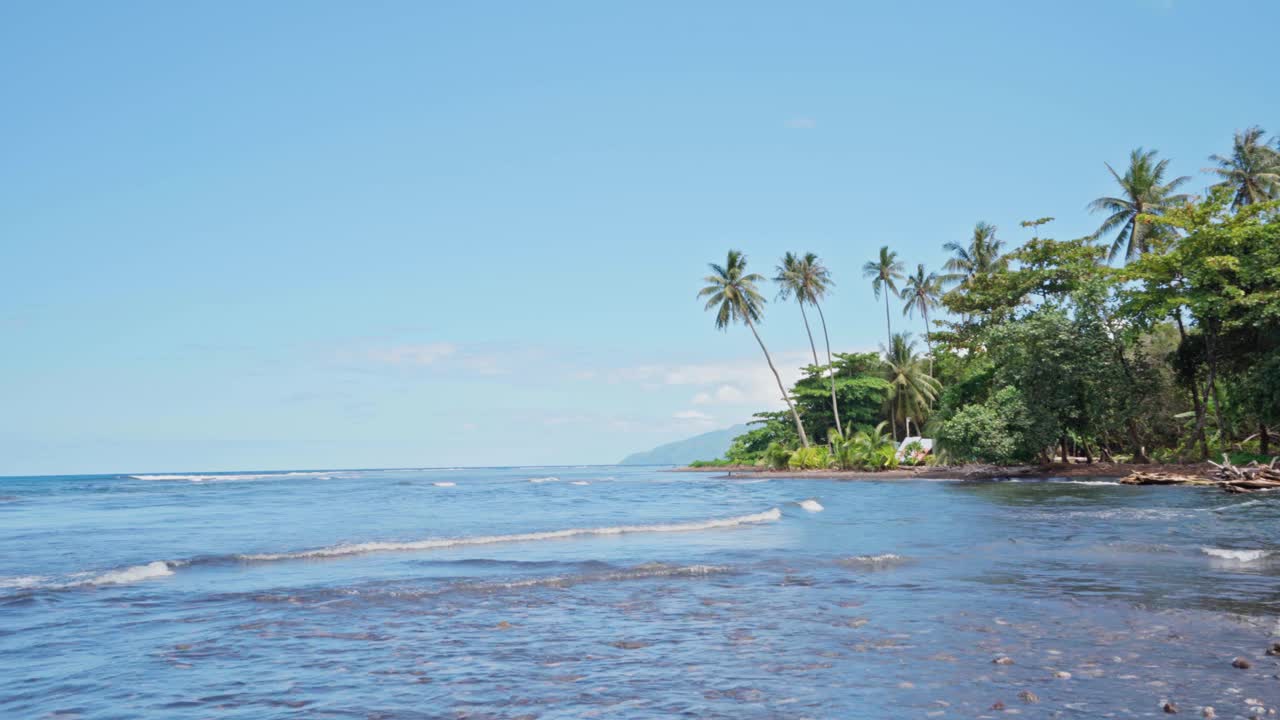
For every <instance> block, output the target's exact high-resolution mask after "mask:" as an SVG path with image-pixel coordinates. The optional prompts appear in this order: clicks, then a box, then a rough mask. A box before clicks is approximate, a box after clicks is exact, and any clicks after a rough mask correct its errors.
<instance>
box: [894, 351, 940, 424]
mask: <svg viewBox="0 0 1280 720" xmlns="http://www.w3.org/2000/svg"><path fill="white" fill-rule="evenodd" d="M915 346H916V343H915V341H914V340H912V339H911V333H897V334H896V335H893V336H892V340H891V341H890V344H889V347H884V346H881V348H880V350H881V353H882V354H883V355H884V364H885V379H886V380H888V381H889V385H890V386H891V387H890V389H889V421H890V422H889V424H890V425H891V426H892V427H893V439H894V440H895V441H896V440H897V439H898V422H899V421H904V420H906V418H909V417H910V418H915V419H916V421H917V423H918V424H919V425H924V421H925V418H927V417H928V414H929V406H930V405H931V404H932V403H933V401H934V399H936V398H937V396H938V391H939V390H940V389H941V384H940V383H939V382H938V381H937V380H935V379H934V378H933V376H932V375H930V374H929V372H928V371H927V370H926V369H925V367H924V364H923V363H922V362H921V358H919V357H917V356H916V354H915Z"/></svg>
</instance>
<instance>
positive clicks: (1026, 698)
mask: <svg viewBox="0 0 1280 720" xmlns="http://www.w3.org/2000/svg"><path fill="white" fill-rule="evenodd" d="M1018 699H1019V700H1021V701H1022V702H1024V703H1038V702H1040V698H1039V696H1037V695H1036V694H1035V693H1033V692H1031V691H1030V690H1023V691H1022V692H1020V693H1018Z"/></svg>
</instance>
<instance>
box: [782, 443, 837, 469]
mask: <svg viewBox="0 0 1280 720" xmlns="http://www.w3.org/2000/svg"><path fill="white" fill-rule="evenodd" d="M830 464H831V458H830V457H829V456H828V453H827V448H826V446H817V445H812V446H810V447H807V448H800V449H799V450H796V451H795V452H793V453H791V458H790V459H789V460H788V462H787V467H789V468H791V469H792V470H823V469H826V468H827V467H828V466H830Z"/></svg>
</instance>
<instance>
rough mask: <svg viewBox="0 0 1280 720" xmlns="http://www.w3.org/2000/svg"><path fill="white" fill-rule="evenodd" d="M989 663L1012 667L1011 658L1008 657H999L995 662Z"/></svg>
mask: <svg viewBox="0 0 1280 720" xmlns="http://www.w3.org/2000/svg"><path fill="white" fill-rule="evenodd" d="M991 662H993V663H995V664H996V665H1012V664H1013V658H1011V657H1009V656H1008V655H1001V656H1000V657H998V658H996V659H995V660H992V661H991Z"/></svg>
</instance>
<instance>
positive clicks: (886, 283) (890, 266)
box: [862, 245, 902, 342]
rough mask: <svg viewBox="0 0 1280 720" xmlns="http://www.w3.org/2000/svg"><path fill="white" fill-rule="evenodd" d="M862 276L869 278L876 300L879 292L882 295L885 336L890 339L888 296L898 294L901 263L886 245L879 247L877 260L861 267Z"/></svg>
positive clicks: (878, 297) (890, 326) (891, 334)
mask: <svg viewBox="0 0 1280 720" xmlns="http://www.w3.org/2000/svg"><path fill="white" fill-rule="evenodd" d="M862 276H863V277H866V278H871V289H872V290H874V291H875V293H876V299H877V300H879V299H880V294H881V292H883V293H884V327H885V331H886V333H887V335H888V336H889V337H890V338H892V337H893V325H892V324H890V322H889V295H890V293H892V294H894V295H896V294H897V293H898V284H897V281H899V280H901V279H902V263H901V262H900V261H899V260H898V253H896V252H891V251H890V250H889V246H888V245H884V246H881V248H880V257H879V259H877V260H870V261H868V262H867V263H866V264H865V265H863V266H862ZM890 342H892V340H890Z"/></svg>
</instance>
